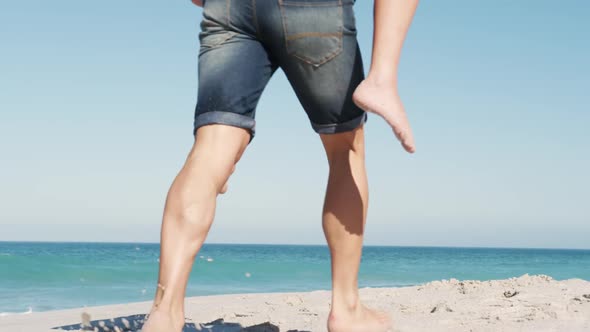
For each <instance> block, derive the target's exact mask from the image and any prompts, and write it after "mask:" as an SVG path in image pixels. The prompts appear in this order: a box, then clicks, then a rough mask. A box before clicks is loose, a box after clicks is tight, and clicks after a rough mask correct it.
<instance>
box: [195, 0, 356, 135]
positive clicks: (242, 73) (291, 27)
mask: <svg viewBox="0 0 590 332" xmlns="http://www.w3.org/2000/svg"><path fill="white" fill-rule="evenodd" d="M353 5H354V0H205V2H204V8H203V18H202V21H201V33H200V34H199V40H200V42H201V44H200V49H199V91H198V101H197V106H196V110H195V121H194V130H193V135H194V134H195V133H196V130H197V128H199V127H201V126H205V125H209V124H225V125H231V126H236V127H240V128H244V129H247V130H249V131H250V133H251V139H252V138H253V137H254V132H255V124H256V122H255V120H254V116H255V113H256V105H257V104H258V100H259V99H260V96H261V94H262V91H263V90H264V87H265V86H266V84H267V83H268V81H269V80H270V78H271V77H272V75H273V73H274V72H275V71H276V70H277V69H278V68H281V69H282V70H283V71H284V72H285V75H286V76H287V79H288V80H289V82H290V83H291V86H292V87H293V90H294V91H295V94H296V95H297V97H298V99H299V101H300V102H301V105H302V106H303V109H304V110H305V112H306V113H307V116H308V118H309V120H310V122H311V126H312V128H313V129H314V130H315V131H316V132H317V133H320V134H334V133H340V132H345V131H350V130H353V129H355V128H357V127H359V126H361V125H362V124H363V123H365V121H366V120H367V115H366V113H365V112H364V111H363V110H361V109H360V108H358V107H357V106H356V105H355V104H354V103H353V101H352V93H353V92H354V90H355V88H356V87H357V86H358V85H359V84H360V82H361V81H362V80H363V79H364V71H363V62H362V58H361V53H360V49H359V47H358V43H357V38H356V26H355V17H354V9H353Z"/></svg>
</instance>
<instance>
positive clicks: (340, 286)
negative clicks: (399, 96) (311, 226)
mask: <svg viewBox="0 0 590 332" xmlns="http://www.w3.org/2000/svg"><path fill="white" fill-rule="evenodd" d="M321 138H322V143H323V144H324V148H325V149H326V154H327V156H328V162H329V164H330V176H329V179H328V188H327V190H326V200H325V203H324V212H323V223H322V225H323V229H324V233H325V235H326V240H327V242H328V246H329V247H330V254H331V257H332V308H331V311H330V317H329V319H328V330H329V331H330V332H366V331H371V332H384V331H387V330H388V328H389V327H390V325H391V319H390V318H389V316H388V315H386V314H384V313H380V312H376V311H373V310H369V309H368V308H366V307H364V306H363V305H362V304H361V303H360V300H359V296H358V271H359V265H360V260H361V252H362V246H363V234H364V228H365V221H366V216H367V204H368V199H369V197H368V196H369V193H368V186H367V175H366V171H365V146H364V145H365V142H364V130H363V128H362V127H361V128H359V129H357V130H355V131H352V132H346V133H341V134H333V135H322V136H321Z"/></svg>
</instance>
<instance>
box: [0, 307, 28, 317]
mask: <svg viewBox="0 0 590 332" xmlns="http://www.w3.org/2000/svg"><path fill="white" fill-rule="evenodd" d="M32 313H33V307H29V310H27V311H25V312H0V317H5V316H12V315H28V314H32Z"/></svg>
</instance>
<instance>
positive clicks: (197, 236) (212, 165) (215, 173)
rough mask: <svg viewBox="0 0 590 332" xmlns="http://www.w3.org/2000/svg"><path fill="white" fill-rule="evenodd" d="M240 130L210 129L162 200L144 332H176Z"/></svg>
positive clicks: (243, 140) (243, 141) (242, 136)
mask: <svg viewBox="0 0 590 332" xmlns="http://www.w3.org/2000/svg"><path fill="white" fill-rule="evenodd" d="M249 140H250V133H249V132H248V131H246V130H244V129H241V128H236V127H231V126H224V125H209V126H203V127H200V128H199V129H198V130H197V135H196V140H195V144H194V145H193V148H192V149H191V151H190V154H189V155H188V157H187V159H186V162H185V164H184V166H183V167H182V170H181V171H180V173H179V174H178V175H177V177H176V179H175V180H174V182H173V183H172V186H171V188H170V190H169V192H168V197H167V198H166V207H165V208H164V217H163V221H162V229H161V236H160V241H161V246H160V247H161V248H160V272H159V277H158V287H157V289H156V297H155V299H154V305H153V307H152V310H151V312H150V315H149V319H148V321H147V322H146V323H145V324H144V327H143V329H142V331H143V332H180V331H182V327H183V326H184V296H185V291H186V286H187V282H188V278H189V274H190V272H191V269H192V266H193V262H194V260H195V256H196V254H197V252H198V251H199V250H200V249H201V246H202V245H203V242H204V241H205V238H206V236H207V233H208V232H209V228H210V227H211V224H212V223H213V217H214V215H215V204H216V198H217V195H218V194H220V193H221V192H222V191H224V190H226V182H227V180H228V178H229V176H230V175H231V173H232V172H233V170H234V166H235V164H236V163H237V162H238V160H239V159H240V157H241V155H242V153H243V152H244V150H245V148H246V146H247V145H248V142H249Z"/></svg>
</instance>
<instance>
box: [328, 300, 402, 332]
mask: <svg viewBox="0 0 590 332" xmlns="http://www.w3.org/2000/svg"><path fill="white" fill-rule="evenodd" d="M392 324H393V323H392V320H391V316H389V315H388V314H387V313H384V312H381V311H375V310H371V309H369V308H367V307H365V306H363V305H359V306H358V307H357V309H356V310H353V311H348V312H345V311H343V312H334V311H331V312H330V316H329V317H328V331H329V332H387V331H391V329H392Z"/></svg>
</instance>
